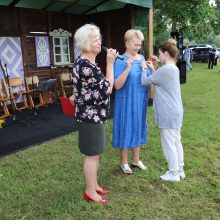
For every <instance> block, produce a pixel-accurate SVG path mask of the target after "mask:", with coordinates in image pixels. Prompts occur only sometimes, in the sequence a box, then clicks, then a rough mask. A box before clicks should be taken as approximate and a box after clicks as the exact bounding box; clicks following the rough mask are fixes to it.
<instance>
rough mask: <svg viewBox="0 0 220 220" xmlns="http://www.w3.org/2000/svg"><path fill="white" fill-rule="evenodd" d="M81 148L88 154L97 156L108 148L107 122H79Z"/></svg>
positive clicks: (82, 151)
mask: <svg viewBox="0 0 220 220" xmlns="http://www.w3.org/2000/svg"><path fill="white" fill-rule="evenodd" d="M78 129H79V149H80V152H81V153H83V154H85V155H87V156H96V155H100V154H102V153H103V152H104V150H105V148H106V135H105V124H92V123H84V122H78Z"/></svg>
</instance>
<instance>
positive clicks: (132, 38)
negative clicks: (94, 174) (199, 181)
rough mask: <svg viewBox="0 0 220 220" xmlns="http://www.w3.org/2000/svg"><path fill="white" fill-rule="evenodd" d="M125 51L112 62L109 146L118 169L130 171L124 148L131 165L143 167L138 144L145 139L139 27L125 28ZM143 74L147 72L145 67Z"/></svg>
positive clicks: (145, 89) (144, 167)
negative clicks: (116, 155) (117, 155)
mask: <svg viewBox="0 0 220 220" xmlns="http://www.w3.org/2000/svg"><path fill="white" fill-rule="evenodd" d="M124 40H125V47H126V51H125V54H124V55H123V57H124V60H119V59H117V60H116V61H115V64H114V78H115V82H114V86H115V89H116V93H115V106H114V123H113V143H112V145H113V147H117V148H119V149H120V160H121V168H122V170H123V172H124V173H126V174H131V173H132V170H131V168H130V167H129V165H128V149H132V161H131V165H133V166H136V167H138V168H140V169H141V170H146V169H147V167H146V166H145V165H144V164H143V163H142V161H141V160H140V145H141V144H145V143H146V139H147V120H146V113H147V103H148V87H144V86H142V85H141V72H142V66H143V67H145V66H146V64H145V59H144V57H143V56H142V55H140V54H138V51H139V50H140V48H141V46H142V41H143V40H144V36H143V33H142V32H141V31H139V30H134V29H131V30H128V31H127V32H126V33H125V36H124ZM147 74H148V75H150V72H149V70H148V71H147Z"/></svg>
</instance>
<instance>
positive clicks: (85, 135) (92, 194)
mask: <svg viewBox="0 0 220 220" xmlns="http://www.w3.org/2000/svg"><path fill="white" fill-rule="evenodd" d="M74 38H75V42H76V46H77V47H78V48H79V49H80V50H81V51H82V53H81V56H79V57H78V58H77V59H76V61H75V62H74V65H73V87H74V93H75V103H76V115H75V116H76V120H77V122H78V128H79V148H80V152H81V153H83V154H84V155H85V160H84V166H83V171H84V175H85V181H86V190H85V192H84V198H85V199H86V200H87V201H93V202H99V203H107V202H108V201H107V199H105V198H102V197H101V194H107V193H108V192H109V191H108V190H105V189H103V188H101V187H100V186H99V184H98V181H97V172H98V167H99V157H100V154H102V153H103V152H104V150H105V145H106V142H105V121H106V119H107V116H108V110H109V109H108V108H109V96H110V94H111V92H112V86H113V80H114V76H113V64H114V61H115V58H116V56H117V55H118V54H117V53H116V50H113V49H109V50H108V52H107V60H106V61H107V66H106V77H104V75H103V73H102V72H101V70H100V68H99V67H98V66H97V64H96V62H95V60H96V56H97V55H98V54H99V53H100V51H101V34H100V30H99V28H98V27H97V26H95V25H91V24H86V25H83V26H82V27H80V28H79V29H78V30H77V31H76V33H75V36H74Z"/></svg>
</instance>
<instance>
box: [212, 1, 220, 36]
mask: <svg viewBox="0 0 220 220" xmlns="http://www.w3.org/2000/svg"><path fill="white" fill-rule="evenodd" d="M212 7H213V9H214V10H215V16H216V17H215V19H214V22H213V30H214V32H215V34H220V0H215V4H212Z"/></svg>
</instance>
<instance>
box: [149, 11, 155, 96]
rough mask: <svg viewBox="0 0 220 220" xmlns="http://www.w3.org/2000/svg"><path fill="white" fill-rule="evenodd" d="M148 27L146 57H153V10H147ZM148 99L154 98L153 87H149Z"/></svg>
mask: <svg viewBox="0 0 220 220" xmlns="http://www.w3.org/2000/svg"><path fill="white" fill-rule="evenodd" d="M148 26H149V42H148V43H149V46H148V47H149V48H148V51H149V54H148V57H150V56H152V55H153V53H154V52H153V50H154V49H153V8H149V10H148ZM149 91H150V92H149V98H151V99H153V96H154V86H153V85H150V90H149Z"/></svg>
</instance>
